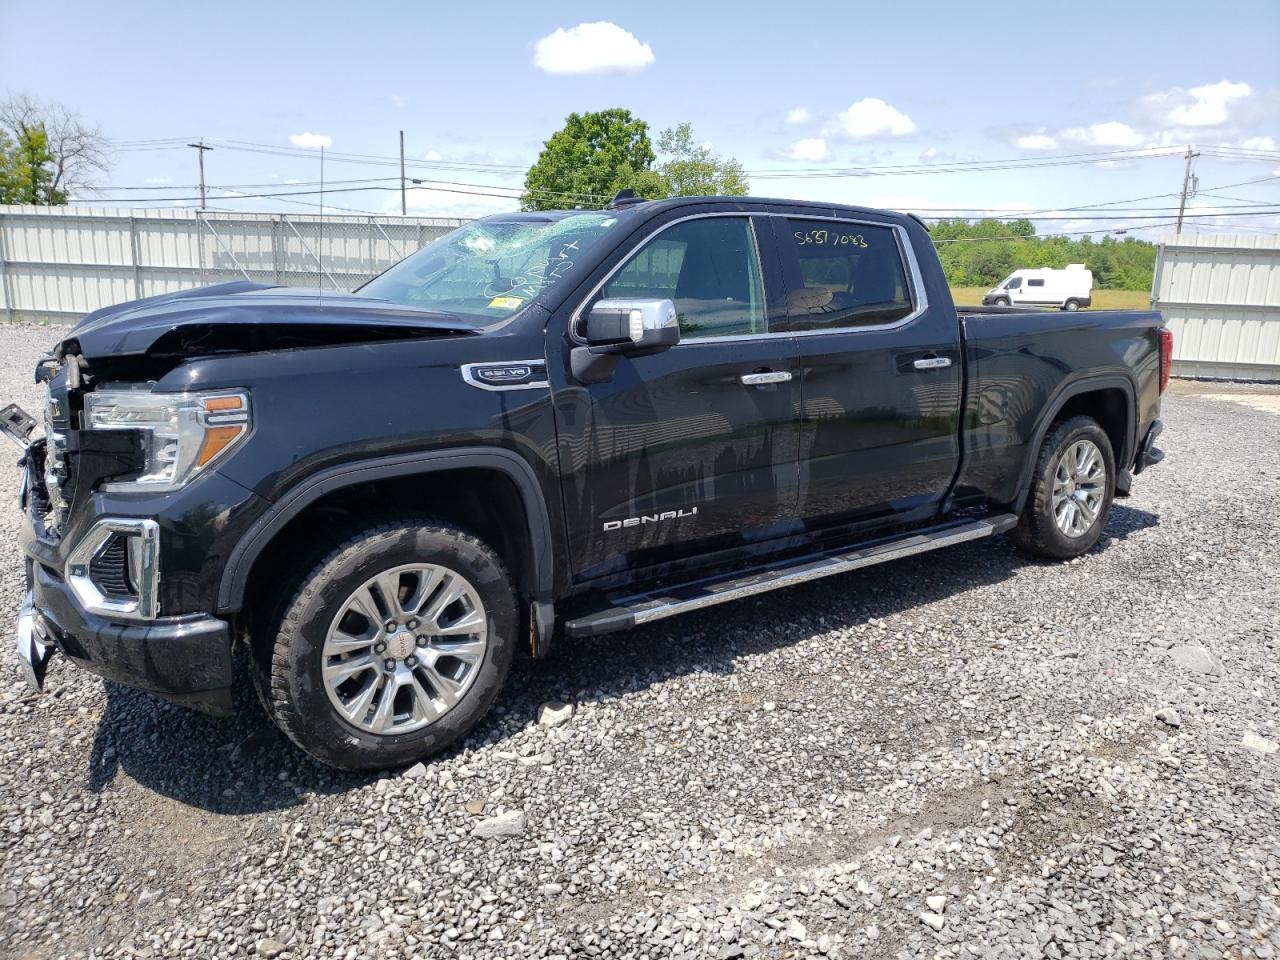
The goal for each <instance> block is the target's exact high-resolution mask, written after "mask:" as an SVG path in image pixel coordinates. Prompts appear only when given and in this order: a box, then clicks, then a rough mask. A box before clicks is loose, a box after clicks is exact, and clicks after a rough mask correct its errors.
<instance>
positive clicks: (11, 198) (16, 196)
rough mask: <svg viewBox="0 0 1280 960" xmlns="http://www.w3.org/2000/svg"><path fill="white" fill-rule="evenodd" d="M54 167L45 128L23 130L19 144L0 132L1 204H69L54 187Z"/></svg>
mask: <svg viewBox="0 0 1280 960" xmlns="http://www.w3.org/2000/svg"><path fill="white" fill-rule="evenodd" d="M52 164H53V154H52V153H50V151H49V138H48V136H47V135H46V134H45V132H44V129H43V128H42V127H23V128H22V129H20V130H19V131H18V133H17V139H16V142H15V139H14V138H13V137H11V136H10V135H9V134H8V132H7V131H4V130H0V203H38V204H47V205H52V204H60V203H66V202H67V196H66V194H65V193H63V192H62V191H60V190H58V189H57V188H56V187H54V185H53V177H54V174H53V169H52Z"/></svg>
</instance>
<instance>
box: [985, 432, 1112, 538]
mask: <svg viewBox="0 0 1280 960" xmlns="http://www.w3.org/2000/svg"><path fill="white" fill-rule="evenodd" d="M1081 440H1088V441H1089V442H1091V443H1092V444H1093V445H1094V446H1095V447H1096V448H1097V449H1098V452H1099V453H1100V454H1101V458H1102V462H1103V467H1104V469H1105V471H1106V476H1105V478H1104V480H1103V484H1102V486H1103V491H1104V492H1103V495H1102V502H1101V506H1100V507H1099V509H1098V510H1097V511H1096V515H1095V516H1094V518H1093V521H1092V523H1090V524H1089V526H1088V527H1087V528H1086V529H1084V531H1083V532H1082V533H1080V534H1079V535H1076V536H1068V535H1067V534H1066V533H1065V532H1064V531H1063V530H1062V529H1060V527H1059V525H1058V520H1057V518H1056V517H1055V515H1054V510H1053V490H1054V481H1055V477H1056V476H1057V474H1058V466H1059V464H1060V463H1061V461H1062V458H1063V455H1064V454H1066V453H1067V451H1068V450H1070V449H1071V448H1073V447H1074V446H1075V445H1076V444H1077V442H1078V441H1081ZM1115 492H1116V464H1115V455H1114V454H1113V453H1112V450H1111V441H1110V439H1109V438H1108V437H1107V433H1106V431H1105V430H1103V429H1102V427H1100V426H1099V425H1098V422H1097V421H1096V420H1094V419H1093V418H1092V417H1083V416H1081V417H1072V418H1070V419H1069V420H1063V421H1061V422H1059V423H1056V424H1054V425H1053V427H1051V428H1050V430H1049V434H1048V436H1046V437H1045V438H1044V443H1043V444H1041V446H1040V452H1039V454H1038V455H1037V457H1036V463H1035V467H1034V469H1033V471H1032V474H1031V491H1030V494H1029V495H1028V497H1027V503H1026V506H1025V507H1023V509H1022V514H1021V516H1019V517H1018V525H1017V526H1016V527H1014V528H1013V529H1012V530H1011V531H1009V539H1010V541H1011V542H1012V543H1013V544H1014V546H1016V547H1018V549H1020V550H1023V551H1025V552H1027V553H1030V554H1034V555H1035V556H1039V557H1049V558H1051V559H1054V560H1068V559H1070V558H1072V557H1078V556H1080V555H1081V554H1082V553H1085V552H1087V551H1088V550H1090V549H1092V547H1093V546H1094V544H1096V543H1097V542H1098V538H1099V537H1101V536H1102V531H1103V528H1104V527H1106V525H1107V517H1108V516H1109V515H1110V513H1111V502H1112V500H1113V499H1114V498H1115Z"/></svg>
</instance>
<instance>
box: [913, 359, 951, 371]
mask: <svg viewBox="0 0 1280 960" xmlns="http://www.w3.org/2000/svg"><path fill="white" fill-rule="evenodd" d="M912 366H914V367H915V368H916V369H917V370H941V369H942V368H943V367H949V366H951V358H950V357H921V358H920V359H919V360H917V361H916V362H915V363H914V364H912Z"/></svg>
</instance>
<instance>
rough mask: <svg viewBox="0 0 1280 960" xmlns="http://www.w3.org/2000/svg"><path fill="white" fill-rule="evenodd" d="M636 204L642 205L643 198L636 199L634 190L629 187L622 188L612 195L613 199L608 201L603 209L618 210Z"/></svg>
mask: <svg viewBox="0 0 1280 960" xmlns="http://www.w3.org/2000/svg"><path fill="white" fill-rule="evenodd" d="M637 203H644V197H637V196H636V192H635V190H633V189H632V188H631V187H623V188H622V189H621V190H619V191H618V192H617V193H616V194H614V196H613V199H612V200H610V201H609V203H608V205H607V206H606V207H605V209H606V210H618V209H621V208H622V207H630V206H632V205H633V204H637Z"/></svg>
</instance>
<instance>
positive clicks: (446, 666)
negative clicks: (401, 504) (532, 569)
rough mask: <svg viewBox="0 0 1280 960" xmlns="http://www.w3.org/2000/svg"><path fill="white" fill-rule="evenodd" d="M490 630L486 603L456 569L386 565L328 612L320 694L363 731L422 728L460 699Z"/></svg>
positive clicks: (391, 732) (397, 731)
mask: <svg viewBox="0 0 1280 960" xmlns="http://www.w3.org/2000/svg"><path fill="white" fill-rule="evenodd" d="M488 633H489V622H488V617H487V616H486V613H485V609H484V604H483V603H482V602H481V600H480V595H479V593H477V591H476V589H475V587H474V586H473V585H472V583H471V582H470V581H469V580H468V579H467V578H466V577H464V576H463V575H462V574H460V573H458V572H457V571H456V570H451V569H449V568H448V567H444V566H440V565H439V564H432V563H414V564H405V565H401V566H396V567H392V568H390V569H388V570H385V571H383V572H382V573H379V574H377V575H376V576H374V577H371V578H370V579H369V580H367V581H366V582H365V583H364V584H362V585H361V586H360V587H359V588H357V589H356V590H355V591H354V592H353V593H352V594H351V595H350V596H349V597H348V598H347V599H346V601H344V602H343V604H342V606H341V607H340V608H339V610H338V614H337V616H335V617H334V619H333V623H332V624H331V625H330V627H329V632H328V634H327V635H326V637H325V643H324V648H323V652H322V658H323V659H322V663H321V674H322V675H323V677H324V685H325V692H326V693H327V694H328V695H329V701H330V702H331V703H332V704H333V706H334V707H335V708H336V709H337V711H338V713H339V715H340V716H341V717H342V718H343V719H344V720H346V722H347V723H349V724H351V725H352V726H354V727H356V728H357V729H359V730H362V731H364V732H366V733H374V734H380V735H399V734H403V733H411V732H413V731H415V730H420V729H421V728H423V727H425V726H427V725H428V724H431V723H434V722H435V721H436V720H438V719H440V717H442V716H444V715H445V714H446V713H448V712H449V711H450V710H451V709H453V707H455V706H456V705H457V704H458V703H459V701H461V700H462V698H463V697H465V696H466V694H467V691H468V690H469V689H470V688H471V685H472V683H473V682H474V681H475V678H476V676H477V674H478V673H479V672H480V665H481V664H482V663H483V662H484V655H485V650H486V649H487V647H488Z"/></svg>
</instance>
